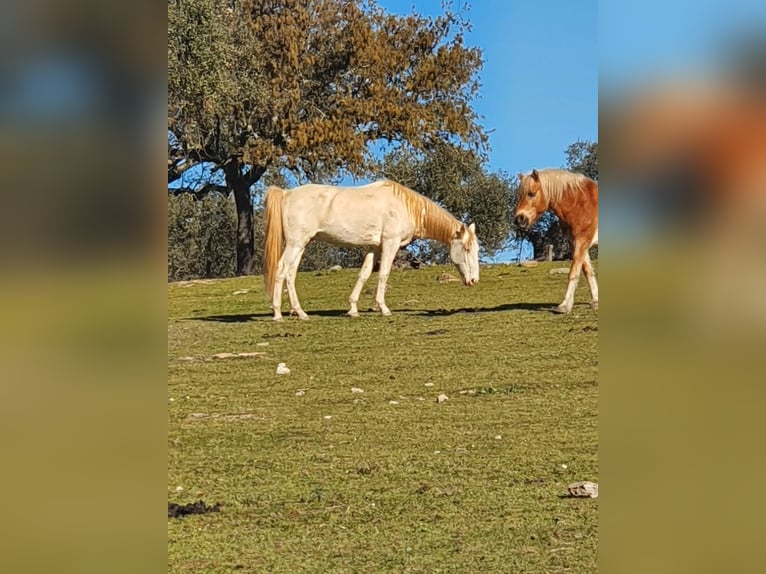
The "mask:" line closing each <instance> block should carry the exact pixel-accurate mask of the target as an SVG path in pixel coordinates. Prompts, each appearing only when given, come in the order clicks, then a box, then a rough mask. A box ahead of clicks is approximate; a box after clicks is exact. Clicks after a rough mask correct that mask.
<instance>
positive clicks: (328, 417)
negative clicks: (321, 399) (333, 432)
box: [324, 415, 332, 421]
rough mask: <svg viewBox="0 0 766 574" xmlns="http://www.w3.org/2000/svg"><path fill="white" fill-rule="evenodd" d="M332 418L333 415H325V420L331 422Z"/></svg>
mask: <svg viewBox="0 0 766 574" xmlns="http://www.w3.org/2000/svg"><path fill="white" fill-rule="evenodd" d="M331 418H332V415H325V416H324V420H326V421H329V420H330V419H331Z"/></svg>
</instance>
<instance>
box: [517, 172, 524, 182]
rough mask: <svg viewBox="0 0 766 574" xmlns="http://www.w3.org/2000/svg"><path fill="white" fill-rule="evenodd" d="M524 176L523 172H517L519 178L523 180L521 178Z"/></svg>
mask: <svg viewBox="0 0 766 574" xmlns="http://www.w3.org/2000/svg"><path fill="white" fill-rule="evenodd" d="M522 177H524V174H523V173H521V172H519V173H517V174H516V178H517V179H518V180H519V181H521V178H522Z"/></svg>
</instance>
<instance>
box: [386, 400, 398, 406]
mask: <svg viewBox="0 0 766 574" xmlns="http://www.w3.org/2000/svg"><path fill="white" fill-rule="evenodd" d="M388 404H389V405H398V404H399V401H388Z"/></svg>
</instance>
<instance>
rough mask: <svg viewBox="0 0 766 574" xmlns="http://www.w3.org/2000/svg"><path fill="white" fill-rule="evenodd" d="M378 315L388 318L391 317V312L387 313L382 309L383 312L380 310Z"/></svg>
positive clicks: (387, 311) (386, 310)
mask: <svg viewBox="0 0 766 574" xmlns="http://www.w3.org/2000/svg"><path fill="white" fill-rule="evenodd" d="M380 313H381V314H382V315H383V316H384V317H390V316H391V311H389V310H388V309H383V310H382V311H381V312H380Z"/></svg>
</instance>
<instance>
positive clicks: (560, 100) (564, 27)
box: [379, 0, 598, 174]
mask: <svg viewBox="0 0 766 574" xmlns="http://www.w3.org/2000/svg"><path fill="white" fill-rule="evenodd" d="M379 3H380V5H381V6H383V7H384V8H385V9H386V10H388V11H390V12H394V13H398V14H404V13H409V12H410V11H411V9H412V6H413V5H414V6H415V9H416V10H417V11H418V12H420V13H422V14H426V15H436V14H439V13H441V0H420V1H415V2H413V1H412V0H379ZM464 4H465V2H464V1H462V0H456V1H455V9H456V11H457V10H459V7H460V6H462V5H464ZM468 18H469V19H470V21H471V23H472V31H471V32H470V34H468V35H467V36H466V41H467V42H466V43H467V44H468V45H470V46H476V47H479V48H481V50H482V52H483V55H484V68H483V69H482V71H481V73H480V79H481V83H482V88H481V91H480V97H479V98H478V99H477V100H476V101H475V104H474V107H475V109H476V110H477V112H478V113H479V114H480V115H482V116H484V120H483V121H482V123H483V125H484V126H485V128H487V129H488V130H494V132H493V133H492V134H491V135H490V144H491V145H492V150H491V152H490V168H491V169H492V170H503V171H507V172H508V173H511V174H515V173H516V172H518V171H529V170H531V169H532V168H540V167H560V166H562V165H563V164H564V161H565V155H564V150H565V149H566V147H567V146H568V145H569V144H570V143H574V142H575V141H577V140H578V139H583V140H591V141H596V140H598V3H597V2H596V0H578V1H576V2H575V1H573V0H534V1H528V0H523V1H521V0H511V1H509V2H488V1H486V0H484V1H476V2H474V3H473V5H472V6H470V8H469V10H468Z"/></svg>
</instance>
